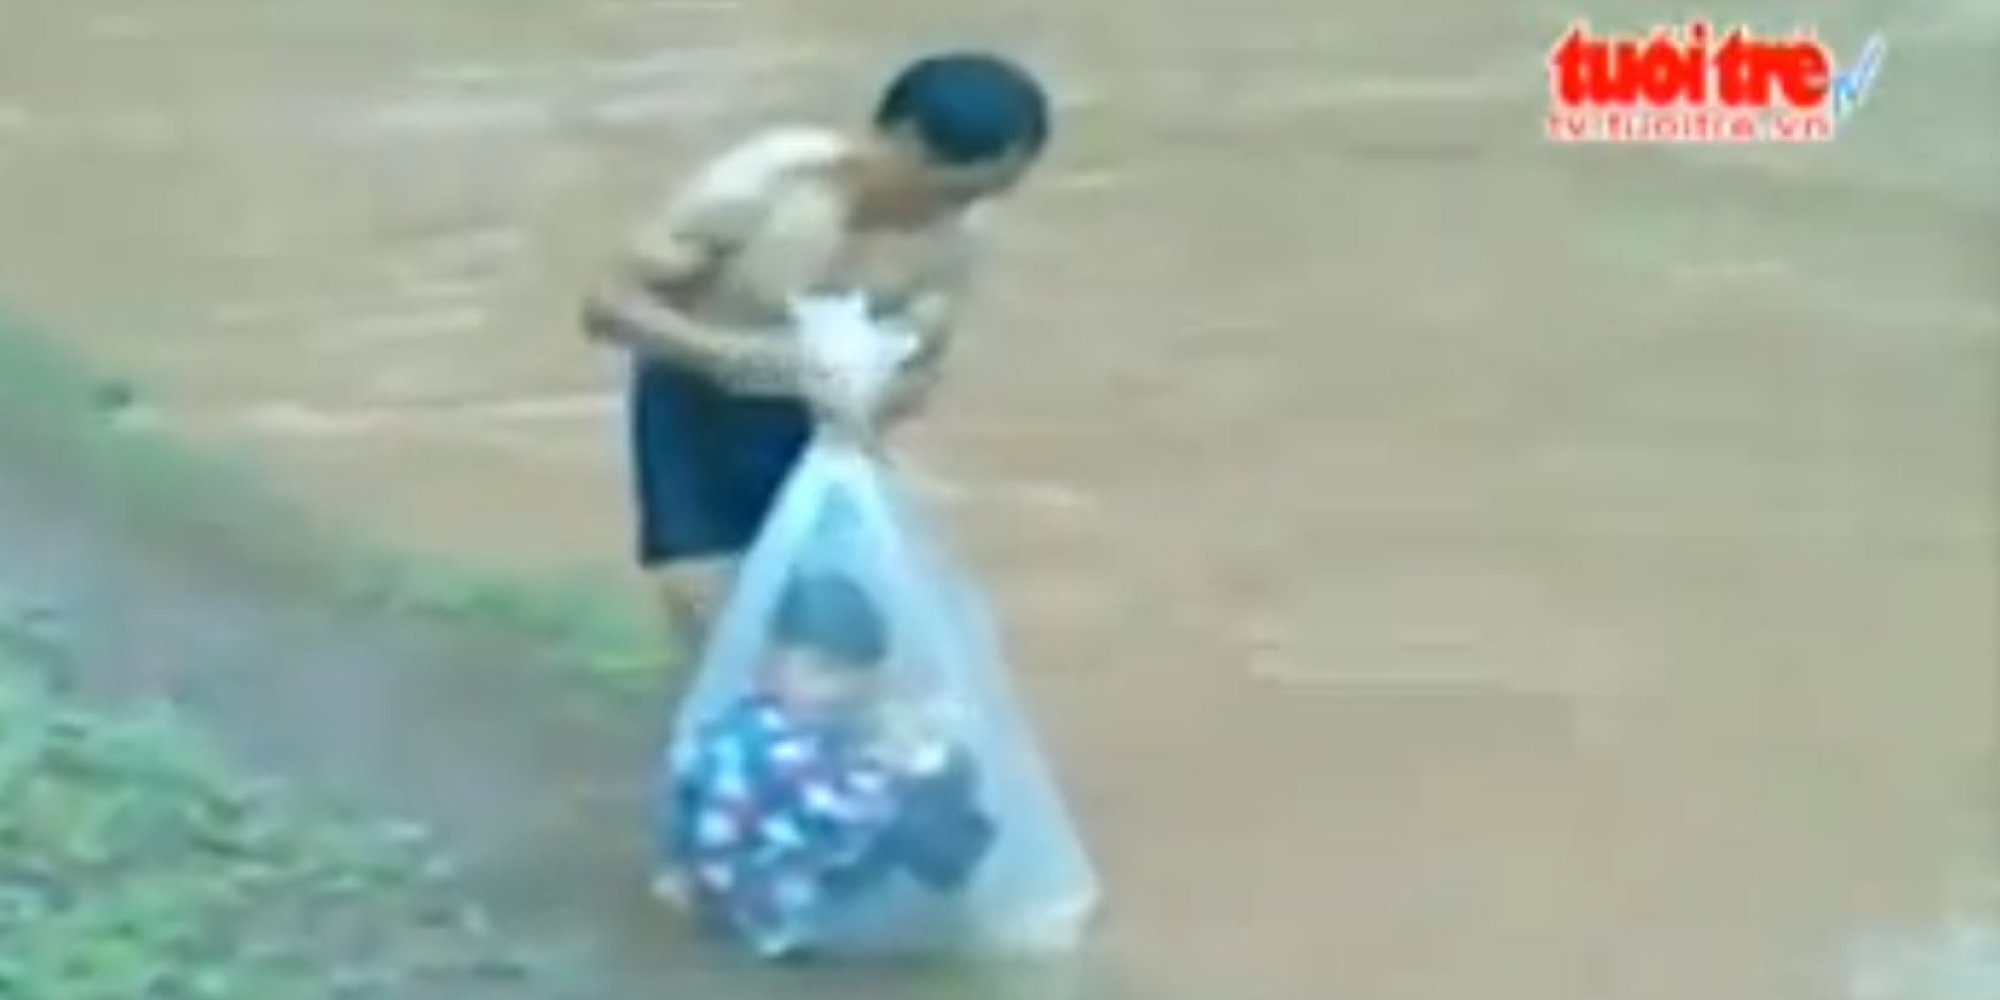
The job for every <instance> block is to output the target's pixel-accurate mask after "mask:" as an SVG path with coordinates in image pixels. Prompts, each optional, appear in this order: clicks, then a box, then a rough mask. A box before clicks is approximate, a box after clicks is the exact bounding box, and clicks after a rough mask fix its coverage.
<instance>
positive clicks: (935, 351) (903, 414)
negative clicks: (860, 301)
mask: <svg viewBox="0 0 2000 1000" xmlns="http://www.w3.org/2000/svg"><path fill="white" fill-rule="evenodd" d="M970 271H971V268H970V261H969V254H968V251H967V249H966V248H963V247H960V248H956V249H955V250H954V252H953V254H952V255H951V257H950V259H949V260H947V261H945V262H943V263H942V264H941V265H940V266H939V268H938V269H937V271H936V272H935V273H934V274H933V276H932V277H931V280H930V281H928V282H927V283H926V284H925V286H924V288H923V289H922V290H921V291H920V292H918V293H917V294H916V295H914V296H912V297H911V298H910V300H909V302H908V304H907V305H905V306H904V307H903V308H902V309H901V310H900V311H898V312H897V313H895V314H894V315H892V316H890V317H889V320H890V322H892V323H895V324H897V325H899V326H901V327H903V328H904V329H906V330H908V331H909V332H910V333H911V334H912V335H914V336H915V337H916V338H917V350H916V353H914V354H912V355H911V356H910V357H909V359H908V360H906V361H904V362H903V365H902V368H901V369H899V370H898V371H897V373H896V377H895V379H894V381H892V382H891V383H890V384H889V388H888V391H887V394H886V395H885V396H884V399H883V403H882V408H881V411H880V412H881V415H880V419H881V420H882V421H883V422H884V423H894V422H897V421H900V420H903V419H905V418H907V417H910V416H912V415H914V414H916V413H917V412H918V411H920V410H921V409H923V407H924V405H925V404H926V403H927V402H929V400H930V397H931V394H932V392H933V391H934V390H935V389H936V388H937V384H938V381H939V380H940V378H941V376H942V375H943V374H944V358H945V355H946V354H947V353H948V351H949V348H950V346H951V342H952V337H953V334H954V332H955V331H956V330H957V327H958V317H959V310H960V305H961V303H962V302H963V300H964V297H965V289H966V285H967V281H968V278H969V277H970Z"/></svg>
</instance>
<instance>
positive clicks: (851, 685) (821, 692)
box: [772, 649, 881, 715]
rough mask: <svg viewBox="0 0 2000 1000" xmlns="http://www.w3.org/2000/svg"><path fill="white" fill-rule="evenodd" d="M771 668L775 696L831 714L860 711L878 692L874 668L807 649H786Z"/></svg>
mask: <svg viewBox="0 0 2000 1000" xmlns="http://www.w3.org/2000/svg"><path fill="white" fill-rule="evenodd" d="M772 672H773V681H774V684H775V686H776V688H777V692H776V693H777V695H778V697H780V698H782V699H783V700H784V701H785V702H786V703H787V704H789V705H791V706H793V707H794V708H798V709H801V710H805V711H810V712H817V713H826V714H834V715H845V714H848V713H853V712H861V711H865V710H867V709H868V708H870V707H871V706H873V705H874V703H875V702H876V700H877V699H878V698H879V697H880V694H881V681H880V678H878V677H877V676H876V673H875V671H873V670H870V669H868V668H867V667H857V666H849V665H847V664H842V663H835V662H832V661H831V660H828V659H827V658H825V657H824V656H821V655H820V654H817V653H814V652H811V651H809V650H803V649H790V650H786V651H785V652H783V653H781V654H780V655H779V657H778V661H777V663H775V664H774V665H773V671H772Z"/></svg>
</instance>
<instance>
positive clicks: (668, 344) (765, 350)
mask: <svg viewBox="0 0 2000 1000" xmlns="http://www.w3.org/2000/svg"><path fill="white" fill-rule="evenodd" d="M762 210H763V205H762V204H761V203H760V202H758V201H757V200H755V199H748V198H742V197H736V198H724V197H701V196H699V195H696V196H693V197H691V198H690V199H687V200H684V201H683V202H682V203H681V204H679V205H677V206H676V207H675V209H674V210H673V211H672V212H670V213H669V214H668V216H667V217H666V218H665V219H663V220H662V221H661V222H659V223H658V224H656V225H655V226H653V227H652V228H651V230H650V231H649V232H648V233H647V234H646V235H645V236H644V237H642V238H641V239H640V240H639V241H638V244H637V246H635V247H634V248H633V250H632V251H631V252H630V253H629V254H628V256H627V258H626V260H625V261H624V262H623V264H622V265H621V266H620V267H619V268H618V269H617V270H616V271H615V272H614V273H613V274H612V275H611V276H610V278H609V279H608V280H607V281H606V282H605V283H604V284H603V285H602V286H601V287H600V288H599V289H598V290H597V291H596V292H595V293H594V294H592V295H591V296H590V297H589V299H588V300H587V302H586V304H585V307H584V330H585V333H586V334H587V335H588V336H589V337H590V338H591V339H593V340H596V341H600V342H604V343H612V344H618V345H621V346H625V347H628V348H631V349H633V350H636V351H639V352H640V353H642V354H648V355H654V356H659V357H665V358H671V359H673V360H675V361H678V362H680V363H682V364H685V365H687V366H688V367H690V368H693V369H695V370H697V371H701V372H705V373H707V374H709V375H710V376H711V377H714V378H716V379H717V380H718V381H723V382H727V383H731V384H745V383H758V384H764V385H769V384H771V383H772V382H774V381H778V382H783V381H786V380H787V376H788V375H789V374H790V372H789V370H788V369H787V365H788V364H789V362H790V360H791V357H790V352H788V351H785V350H783V349H782V345H781V344H778V343H776V342H773V341H770V340H768V339H766V338H758V337H747V336H742V335H740V334H735V333H732V332H729V331H722V330H717V329H715V328H713V327H710V326H708V325H707V324H704V323H701V322H699V321H697V320H695V319H693V318H692V317H690V316H689V315H688V313H687V310H686V303H688V302H690V301H692V300H693V298H694V297H695V296H697V295H699V294H701V293H702V292H703V291H704V290H705V289H706V288H707V287H708V285H709V283H710V282H712V281H714V280H715V277H716V275H717V274H719V273H720V271H721V269H722V268H723V266H724V265H725V264H726V263H727V262H728V259H729V257H730V255H731V254H733V253H734V252H735V251H736V248H737V247H738V246H740V245H741V241H742V240H743V239H744V238H745V236H746V235H747V233H748V232H749V231H750V228H751V227H752V226H753V225H755V222H756V220H757V218H758V217H759V215H760V214H761V212H762Z"/></svg>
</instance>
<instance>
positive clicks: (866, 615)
mask: <svg viewBox="0 0 2000 1000" xmlns="http://www.w3.org/2000/svg"><path fill="white" fill-rule="evenodd" d="M772 631H773V632H774V633H775V637H776V638H777V640H778V641H779V642H781V643H783V644H785V645H788V646H799V647H802V648H805V649H810V650H812V651H813V652H815V653H819V654H821V655H824V656H826V657H828V658H830V659H833V660H836V661H838V662H840V663H843V664H847V665H849V666H856V667H870V666H874V665H875V664H878V663H880V662H881V661H882V660H884V659H885V658H887V657H888V655H889V626H888V623H887V622H885V621H884V620H883V618H882V612H881V610H880V609H879V608H877V607H876V605H875V601H874V600H873V599H871V598H870V597H869V596H868V593H867V591H865V590H863V589H861V586H860V585H859V584H857V583H855V582H854V581H853V580H851V579H848V578H847V577H845V576H840V575H837V574H832V573H818V574H812V575H806V576H799V577H795V578H794V579H793V580H792V581H791V582H790V583H788V584H786V585H785V590H784V592H783V593H782V594H780V595H779V596H778V608H777V612H776V614H775V617H774V620H773V622H772Z"/></svg>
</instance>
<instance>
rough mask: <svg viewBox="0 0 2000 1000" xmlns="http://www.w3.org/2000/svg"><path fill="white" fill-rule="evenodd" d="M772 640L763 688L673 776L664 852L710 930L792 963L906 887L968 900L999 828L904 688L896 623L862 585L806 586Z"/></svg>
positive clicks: (745, 698)
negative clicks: (892, 636)
mask: <svg viewBox="0 0 2000 1000" xmlns="http://www.w3.org/2000/svg"><path fill="white" fill-rule="evenodd" d="M772 633H773V636H774V640H775V641H774V649H773V651H772V654H771V656H770V658H769V660H768V662H767V663H766V664H765V665H764V669H763V670H762V672H761V676H760V677H759V678H758V683H757V685H756V686H755V688H754V689H753V690H751V691H750V692H748V693H746V694H744V695H742V696H741V697H739V698H737V699H735V700H734V701H732V702H729V703H728V704H726V706H725V707H724V708H723V709H721V710H720V711H719V712H717V713H715V714H714V715H713V716H712V717H711V718H709V719H708V720H706V721H705V723H704V724H703V725H702V726H701V728H700V731H699V733H698V734H697V736H696V737H695V740H694V744H693V748H692V753H690V754H689V755H687V757H686V758H685V759H684V760H683V761H682V763H681V765H680V766H679V767H678V768H677V769H676V773H675V775H674V778H673V780H674V789H673V793H674V794H673V799H674V803H673V808H672V810H671V815H670V817H669V824H670V831H671V832H670V837H669V839H670V843H669V844H668V845H667V849H668V851H669V852H670V853H671V855H672V858H671V861H672V863H673V864H674V865H675V866H676V867H677V868H678V869H679V870H680V871H681V872H682V873H683V876H684V878H685V879H686V883H687V884H686V888H687V891H688V896H689V900H688V901H689V902H690V903H691V904H692V905H693V906H694V908H695V910H696V912H697V914H698V915H699V917H700V918H701V919H702V920H703V921H704V923H705V924H707V925H708V926H709V927H711V928H713V929H715V930H719V931H722V932H724V933H727V934H729V935H731V936H734V937H736V938H739V939H741V940H742V941H743V942H745V943H746V944H747V945H748V946H749V947H750V948H751V949H753V950H754V951H755V952H756V953H758V954H759V955H761V956H764V957H767V958H784V957H798V956H801V955H804V954H809V953H811V952H812V950H813V947H814V945H815V944H816V943H817V941H818V939H819V938H820V937H821V936H822V934H823V933H824V932H825V931H826V929H827V928H828V927H830V926H832V925H833V924H835V923H837V922H838V921H839V920H840V911H841V910H842V909H844V908H847V907H851V906H854V905H855V904H857V903H860V902H862V901H864V900H865V899H866V898H867V897H869V896H870V895H871V894H873V893H877V892H880V891H882V890H884V889H886V888H887V887H889V886H890V885H891V884H892V883H894V882H895V881H896V880H897V879H899V878H905V879H908V880H909V881H910V884H914V885H916V886H919V887H921V888H923V889H925V890H928V891H930V892H933V893H940V894H951V893H954V892H957V891H959V890H961V889H962V888H964V887H965V886H966V884H967V883H968V881H969V880H970V879H971V877H972V876H973V874H974V872H975V869H976V868H977V866H978V864H979V862H980V861H981V860H982V858H984V857H985V855H986V854H987V852H988V850H989V849H990V848H991V846H992V844H993V841H994V838H995V835H996V830H995V827H994V824H993V822H992V820H991V819H990V818H989V817H988V816H987V815H986V814H985V812H984V811H983V810H982V809H981V808H980V805H979V803H978V778H979V776H978V773H977V768H976V766H975V762H974V761H973V759H972V757H971V755H970V754H969V753H968V752H967V751H966V750H965V749H964V747H963V746H962V745H961V744H959V743H957V742H956V741H954V740H952V739H951V738H950V737H949V736H948V735H947V733H946V727H945V721H946V720H944V719H943V718H941V717H940V712H939V711H938V710H937V708H936V706H934V705H926V704H924V703H922V702H920V701H918V700H915V699H912V698H907V697H901V696H899V694H898V693H897V692H895V691H893V690H891V688H890V686H889V684H888V682H887V679H886V678H885V676H884V670H883V664H884V663H885V661H886V660H887V658H888V655H889V652H890V650H889V641H888V628H887V624H886V622H885V621H884V619H883V616H882V614H881V611H880V610H879V609H878V608H877V607H876V605H875V603H874V602H873V601H872V600H871V599H870V598H869V596H868V595H867V594H866V593H865V592H864V591H863V590H862V588H861V587H860V586H858V585H857V584H855V583H854V582H853V581H852V580H850V579H848V578H846V577H844V576H839V575H833V574H821V575H808V576H805V577H800V578H795V579H794V580H793V581H792V582H791V583H790V584H789V585H788V587H787V589H786V590H785V591H784V593H783V594H782V595H781V597H780V599H779V602H778V608H777V611H776V619H775V621H774V622H773V627H772Z"/></svg>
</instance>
